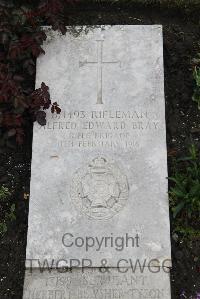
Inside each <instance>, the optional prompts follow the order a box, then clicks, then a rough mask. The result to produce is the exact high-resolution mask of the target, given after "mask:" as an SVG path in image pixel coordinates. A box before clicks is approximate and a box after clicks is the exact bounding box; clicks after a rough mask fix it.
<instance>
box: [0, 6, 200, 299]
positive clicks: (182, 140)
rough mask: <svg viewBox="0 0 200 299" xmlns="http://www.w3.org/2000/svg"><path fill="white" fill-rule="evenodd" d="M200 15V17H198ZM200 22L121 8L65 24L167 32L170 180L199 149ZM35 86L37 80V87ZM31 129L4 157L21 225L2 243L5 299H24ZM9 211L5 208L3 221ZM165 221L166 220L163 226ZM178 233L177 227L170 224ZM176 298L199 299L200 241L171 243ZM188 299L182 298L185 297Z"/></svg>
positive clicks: (91, 12) (80, 12) (76, 14)
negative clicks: (199, 59)
mask: <svg viewBox="0 0 200 299" xmlns="http://www.w3.org/2000/svg"><path fill="white" fill-rule="evenodd" d="M198 15H199V12H197V16H198ZM197 16H193V18H191V16H190V18H188V16H187V15H186V14H184V13H183V12H182V11H181V10H180V11H178V10H167V9H163V10H162V8H152V9H150V8H149V7H148V8H145V7H141V6H132V7H127V6H124V7H121V8H120V6H110V5H105V6H102V5H101V6H100V5H98V6H97V5H96V6H95V5H86V4H85V5H83V4H82V6H79V7H72V8H70V9H69V10H68V18H67V21H66V24H70V25H72V24H73V25H74V24H162V25H163V30H164V64H165V95H166V123H167V146H168V165H169V174H171V173H172V159H173V157H175V156H180V155H184V153H185V151H186V148H187V147H188V145H189V144H191V141H193V142H195V143H196V144H197V145H198V146H199V137H200V112H199V110H198V109H197V105H196V103H194V102H193V101H192V100H191V98H192V93H193V84H194V82H193V79H192V59H193V58H194V57H195V56H196V54H197V52H198V51H199V52H200V44H198V42H200V31H199V26H198V23H199V20H198V19H197ZM31 84H34V76H33V82H32V83H31ZM31 142H32V127H31V126H28V128H27V138H26V142H25V144H24V145H23V147H21V148H18V149H16V150H13V151H10V152H9V153H4V154H2V155H1V157H0V165H1V170H0V177H1V180H0V183H2V182H4V183H5V184H6V185H7V186H8V188H9V189H11V190H14V191H13V194H12V196H11V198H10V205H11V203H13V202H14V203H15V204H16V216H17V219H16V221H14V222H13V223H10V224H9V226H8V232H7V233H6V234H5V236H4V237H3V238H2V239H1V247H0V248H1V251H0V257H1V267H0V299H21V298H22V290H23V279H24V262H25V251H26V234H27V220H28V204H29V203H28V200H27V199H24V193H28V192H29V183H30V165H31ZM7 208H8V207H7V205H2V207H1V209H0V218H2V217H3V214H4V213H5V211H6V209H7ZM161 221H162V220H161ZM171 228H172V231H173V228H174V221H173V220H172V221H171ZM172 256H173V269H172V271H171V282H172V298H196V297H190V296H194V295H195V294H196V292H200V258H199V256H200V240H198V239H197V240H193V242H190V246H188V243H187V242H182V241H181V239H180V238H179V239H178V240H176V241H175V240H174V239H173V238H172ZM183 290H184V291H185V297H180V294H181V292H182V291H183Z"/></svg>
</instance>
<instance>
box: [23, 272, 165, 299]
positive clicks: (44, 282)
mask: <svg viewBox="0 0 200 299" xmlns="http://www.w3.org/2000/svg"><path fill="white" fill-rule="evenodd" d="M126 270H127V269H124V271H126ZM108 271H109V272H106V273H102V272H100V271H99V269H95V268H94V269H84V272H82V270H81V269H73V270H72V273H59V272H58V271H56V270H53V271H52V272H51V273H48V272H43V273H41V272H40V271H39V270H37V269H35V270H34V271H33V273H32V274H31V273H30V272H29V270H27V272H26V278H25V286H24V296H23V299H145V298H148V299H151V298H156V299H168V298H170V284H169V275H168V273H166V272H165V271H163V270H161V271H159V270H158V269H156V268H154V269H153V268H152V269H151V271H149V270H148V268H145V269H144V271H143V273H141V271H140V270H139V269H137V270H136V271H135V272H133V271H132V270H130V269H129V271H128V272H126V273H121V272H119V271H118V270H117V269H108ZM166 271H167V270H166ZM153 272H154V273H153ZM156 272H157V273H156Z"/></svg>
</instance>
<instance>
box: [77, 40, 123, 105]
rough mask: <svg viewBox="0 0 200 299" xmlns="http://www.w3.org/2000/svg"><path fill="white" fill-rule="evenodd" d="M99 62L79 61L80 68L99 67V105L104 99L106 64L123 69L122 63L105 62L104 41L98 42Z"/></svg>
mask: <svg viewBox="0 0 200 299" xmlns="http://www.w3.org/2000/svg"><path fill="white" fill-rule="evenodd" d="M96 42H97V61H79V67H83V66H84V65H86V64H87V65H96V66H97V102H96V103H97V104H103V99H102V93H103V92H102V89H103V88H102V87H103V66H104V65H105V64H119V65H120V67H121V61H103V42H104V41H103V40H97V41H96Z"/></svg>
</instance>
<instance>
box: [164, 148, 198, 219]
mask: <svg viewBox="0 0 200 299" xmlns="http://www.w3.org/2000/svg"><path fill="white" fill-rule="evenodd" d="M177 163H182V169H181V170H175V174H174V176H173V177H170V178H169V179H170V180H171V181H172V182H174V186H173V187H171V188H170V191H169V195H170V204H171V210H172V212H173V217H174V218H176V217H177V216H179V217H184V218H185V217H186V219H191V218H192V217H193V219H196V218H199V216H200V161H199V152H198V150H197V148H196V147H195V146H194V145H192V146H191V147H190V148H189V156H188V157H184V158H182V159H179V160H178V161H177Z"/></svg>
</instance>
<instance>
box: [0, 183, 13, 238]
mask: <svg viewBox="0 0 200 299" xmlns="http://www.w3.org/2000/svg"><path fill="white" fill-rule="evenodd" d="M10 196H11V192H10V191H9V190H8V188H6V187H4V186H1V187H0V203H1V206H2V203H5V202H6V203H7V201H8V199H9V197H10ZM15 219H16V216H15V204H12V205H11V206H10V207H9V209H8V211H7V212H5V214H4V215H3V216H2V217H1V222H0V235H2V236H3V235H4V234H5V233H6V232H7V229H8V227H7V224H8V223H9V222H12V221H14V220H15Z"/></svg>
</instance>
